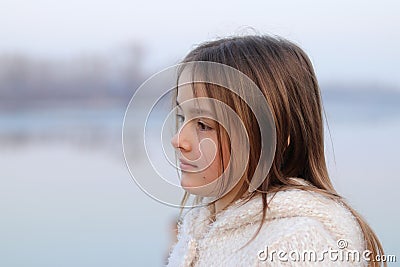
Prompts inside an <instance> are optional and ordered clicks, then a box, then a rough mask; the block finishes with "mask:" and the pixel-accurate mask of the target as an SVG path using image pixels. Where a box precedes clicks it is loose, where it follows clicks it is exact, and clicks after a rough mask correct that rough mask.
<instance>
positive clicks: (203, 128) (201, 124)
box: [197, 121, 212, 131]
mask: <svg viewBox="0 0 400 267" xmlns="http://www.w3.org/2000/svg"><path fill="white" fill-rule="evenodd" d="M197 125H198V126H199V129H200V131H210V130H212V128H211V127H210V126H208V125H207V124H205V123H204V122H202V121H198V122H197Z"/></svg>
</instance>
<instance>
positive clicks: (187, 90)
mask: <svg viewBox="0 0 400 267" xmlns="http://www.w3.org/2000/svg"><path fill="white" fill-rule="evenodd" d="M177 91H178V94H177V100H178V102H180V103H181V102H183V101H186V100H189V99H194V98H197V97H208V96H207V94H206V91H205V89H204V85H203V84H201V83H194V84H192V83H187V84H182V85H179V86H178V89H177ZM195 94H196V95H195Z"/></svg>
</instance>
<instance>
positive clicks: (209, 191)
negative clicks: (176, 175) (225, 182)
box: [181, 176, 218, 197]
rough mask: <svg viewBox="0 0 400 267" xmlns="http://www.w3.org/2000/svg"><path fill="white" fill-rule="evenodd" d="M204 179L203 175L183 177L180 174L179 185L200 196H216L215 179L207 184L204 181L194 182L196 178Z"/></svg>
mask: <svg viewBox="0 0 400 267" xmlns="http://www.w3.org/2000/svg"><path fill="white" fill-rule="evenodd" d="M199 179H200V181H202V182H203V181H204V180H203V177H185V176H182V179H181V186H182V188H183V189H184V190H185V191H186V192H188V193H190V194H193V195H197V196H202V197H217V195H218V193H217V190H216V188H217V187H216V181H213V182H211V183H209V184H206V183H200V184H199V183H195V182H196V180H197V182H198V180H199Z"/></svg>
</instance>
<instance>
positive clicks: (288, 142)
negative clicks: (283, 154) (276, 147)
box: [287, 135, 290, 145]
mask: <svg viewBox="0 0 400 267" xmlns="http://www.w3.org/2000/svg"><path fill="white" fill-rule="evenodd" d="M287 144H288V145H289V144H290V135H289V137H288V139H287Z"/></svg>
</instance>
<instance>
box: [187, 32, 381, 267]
mask: <svg viewBox="0 0 400 267" xmlns="http://www.w3.org/2000/svg"><path fill="white" fill-rule="evenodd" d="M193 61H209V62H216V63H221V64H224V65H228V66H230V67H233V68H235V69H237V70H239V71H241V72H242V73H244V74H245V75H247V76H248V77H249V78H250V79H251V80H252V81H253V82H254V83H255V84H256V85H257V86H258V87H259V88H260V90H261V91H262V93H263V94H264V96H265V98H266V100H267V102H268V104H269V106H270V109H271V112H272V115H273V118H274V121H275V126H276V137H277V140H276V151H275V157H274V160H273V162H272V166H271V169H270V171H269V173H268V175H267V177H265V180H264V182H263V183H262V184H261V185H260V186H259V188H258V189H257V190H256V191H254V192H252V193H251V194H249V195H248V197H247V198H248V200H249V199H251V198H253V197H254V196H255V195H256V194H262V200H263V210H262V212H263V216H262V221H261V224H260V226H259V228H258V230H257V232H256V235H257V234H258V233H259V231H260V229H261V227H262V225H263V223H264V222H265V215H266V212H267V207H268V203H267V193H271V192H272V193H274V192H275V193H276V192H278V191H280V190H284V189H287V188H298V189H303V190H312V191H316V192H319V193H321V194H323V195H325V196H327V197H329V198H331V199H334V200H336V201H340V202H342V203H343V204H344V205H345V206H346V207H347V208H348V209H349V210H350V211H351V212H352V214H353V215H354V216H355V218H356V220H357V221H358V223H359V225H360V228H361V230H362V232H363V234H364V239H365V242H366V249H368V250H370V251H371V252H372V253H371V258H375V257H376V256H377V255H378V254H380V255H383V254H384V252H383V248H382V245H381V243H380V241H379V240H378V238H377V236H376V235H375V233H374V232H373V230H372V229H371V228H370V226H369V225H368V224H367V223H366V222H365V220H364V219H363V218H362V217H361V216H360V214H358V213H357V212H356V211H355V210H354V209H352V208H351V207H350V206H349V205H348V204H347V203H346V201H345V200H344V199H343V198H342V197H341V196H339V195H338V193H337V192H336V191H335V189H334V187H333V185H332V183H331V181H330V178H329V174H328V170H327V166H326V162H325V155H324V125H323V114H324V110H323V106H322V99H321V94H320V88H319V85H318V82H317V79H316V75H315V73H314V69H313V66H312V64H311V61H310V59H309V58H308V56H307V55H306V53H305V52H304V51H303V50H302V49H301V48H300V47H299V46H297V45H296V44H294V43H292V42H290V41H288V40H286V39H283V38H280V37H272V36H239V37H230V38H223V39H219V40H215V41H210V42H206V43H203V44H201V45H199V46H198V47H196V48H195V49H193V50H192V51H191V52H190V53H189V54H188V55H187V56H186V57H185V58H184V60H183V63H187V62H193ZM213 87H215V85H210V84H205V86H204V88H205V91H206V94H207V97H210V98H215V99H218V100H220V101H223V102H224V103H226V104H227V105H229V106H230V107H231V108H232V109H233V110H234V111H235V112H236V113H237V114H238V116H239V117H240V118H241V120H242V122H243V124H244V126H245V128H246V130H247V133H248V137H249V143H250V158H249V163H248V166H247V168H246V173H245V176H246V181H247V183H243V184H242V186H241V187H240V189H239V191H238V193H237V194H236V196H235V198H234V200H233V201H235V200H237V199H239V198H241V197H242V196H243V195H244V193H245V192H246V191H247V190H248V186H249V179H250V178H251V177H252V174H253V173H254V171H255V168H256V165H257V162H258V159H259V157H260V149H258V148H259V147H260V132H259V128H258V124H257V123H254V122H255V121H256V120H255V118H254V114H253V113H252V112H251V110H250V109H249V107H248V106H247V105H246V104H245V103H244V102H243V101H241V99H240V98H239V97H238V96H237V95H235V94H233V93H231V92H229V91H228V90H224V89H223V88H219V89H220V90H213ZM214 89H215V88H214ZM193 90H194V92H193V93H194V95H195V96H196V93H197V94H198V92H196V90H195V89H194V87H193ZM222 132H223V131H221V130H220V129H218V128H217V133H218V141H219V144H218V145H219V148H220V149H219V152H220V153H222V149H221V144H222V143H223V142H221V140H224V139H225V138H226V137H224V136H223V134H222ZM288 140H289V142H288ZM220 158H221V159H223V157H222V156H221V157H220ZM221 166H225V165H224V163H223V162H222V164H221ZM290 177H300V178H303V179H305V180H306V181H308V182H309V183H310V184H311V186H306V185H300V184H298V183H296V182H295V181H293V180H292V179H289V178H290ZM188 198H189V193H187V192H186V193H185V195H184V197H183V199H182V203H181V204H182V206H184V205H185V203H186V202H187V200H188ZM200 201H201V198H196V202H200ZM254 237H255V236H254ZM254 237H253V238H254ZM369 264H370V265H371V266H379V265H380V263H379V262H372V261H371V262H370V263H369ZM384 265H385V266H386V263H384Z"/></svg>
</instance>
